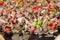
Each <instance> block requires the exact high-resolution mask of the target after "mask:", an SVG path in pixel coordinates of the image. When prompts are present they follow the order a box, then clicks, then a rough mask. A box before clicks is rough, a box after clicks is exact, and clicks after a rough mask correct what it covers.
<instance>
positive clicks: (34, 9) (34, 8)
mask: <svg viewBox="0 0 60 40" xmlns="http://www.w3.org/2000/svg"><path fill="white" fill-rule="evenodd" d="M38 8H42V7H41V6H35V7H33V8H32V10H33V11H36V10H37V9H38Z"/></svg>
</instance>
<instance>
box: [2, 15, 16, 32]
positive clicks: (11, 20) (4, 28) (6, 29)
mask: <svg viewBox="0 0 60 40" xmlns="http://www.w3.org/2000/svg"><path fill="white" fill-rule="evenodd" d="M15 18H16V15H14V16H13V17H12V19H10V20H9V22H8V23H7V24H6V25H5V26H4V27H3V30H4V32H6V31H8V30H10V29H9V28H6V26H10V24H11V23H12V22H13V21H14V19H15Z"/></svg>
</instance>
